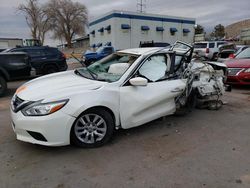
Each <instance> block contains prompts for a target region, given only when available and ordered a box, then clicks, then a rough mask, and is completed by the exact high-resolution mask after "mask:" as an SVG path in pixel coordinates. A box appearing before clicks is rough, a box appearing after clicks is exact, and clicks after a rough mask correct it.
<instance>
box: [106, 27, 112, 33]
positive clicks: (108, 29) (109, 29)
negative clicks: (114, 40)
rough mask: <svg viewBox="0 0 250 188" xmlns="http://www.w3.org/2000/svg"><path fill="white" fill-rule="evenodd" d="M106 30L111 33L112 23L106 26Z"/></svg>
mask: <svg viewBox="0 0 250 188" xmlns="http://www.w3.org/2000/svg"><path fill="white" fill-rule="evenodd" d="M105 30H106V31H107V32H108V33H109V34H110V33H111V25H108V26H107V27H105Z"/></svg>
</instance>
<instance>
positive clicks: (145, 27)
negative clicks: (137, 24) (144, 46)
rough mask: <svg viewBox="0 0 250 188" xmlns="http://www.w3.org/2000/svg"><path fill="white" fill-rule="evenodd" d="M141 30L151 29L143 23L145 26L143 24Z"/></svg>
mask: <svg viewBox="0 0 250 188" xmlns="http://www.w3.org/2000/svg"><path fill="white" fill-rule="evenodd" d="M141 30H142V31H149V30H150V28H149V27H148V26H147V25H143V26H141Z"/></svg>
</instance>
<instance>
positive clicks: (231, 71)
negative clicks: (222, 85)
mask: <svg viewBox="0 0 250 188" xmlns="http://www.w3.org/2000/svg"><path fill="white" fill-rule="evenodd" d="M241 70H242V68H228V76H236V75H237V74H238V73H239V72H240V71H241Z"/></svg>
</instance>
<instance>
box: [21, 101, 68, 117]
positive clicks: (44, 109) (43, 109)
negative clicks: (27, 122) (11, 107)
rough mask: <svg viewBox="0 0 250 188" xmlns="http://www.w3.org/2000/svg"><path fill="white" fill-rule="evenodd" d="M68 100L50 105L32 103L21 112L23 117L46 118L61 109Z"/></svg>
mask: <svg viewBox="0 0 250 188" xmlns="http://www.w3.org/2000/svg"><path fill="white" fill-rule="evenodd" d="M68 101H69V100H62V101H56V102H50V103H40V102H38V103H34V104H32V105H30V106H28V107H26V108H24V109H23V110H22V113H23V114H24V115H25V116H46V115H49V114H52V113H54V112H56V111H58V110H60V109H61V108H63V107H64V106H65V105H66V104H67V102H68Z"/></svg>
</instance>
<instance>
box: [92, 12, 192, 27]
mask: <svg viewBox="0 0 250 188" xmlns="http://www.w3.org/2000/svg"><path fill="white" fill-rule="evenodd" d="M111 18H127V19H136V20H150V21H160V22H172V23H185V24H193V25H194V24H195V21H194V20H183V19H177V18H160V17H153V16H142V15H133V14H121V13H112V14H110V15H107V16H105V17H103V18H100V19H98V20H95V21H93V22H91V23H89V26H93V25H95V24H98V23H100V22H103V21H106V20H109V19H111Z"/></svg>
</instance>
